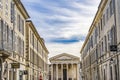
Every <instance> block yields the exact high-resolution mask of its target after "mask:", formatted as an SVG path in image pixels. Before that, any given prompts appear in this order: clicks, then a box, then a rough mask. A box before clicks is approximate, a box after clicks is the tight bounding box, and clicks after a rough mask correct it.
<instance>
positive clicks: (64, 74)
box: [63, 69, 67, 80]
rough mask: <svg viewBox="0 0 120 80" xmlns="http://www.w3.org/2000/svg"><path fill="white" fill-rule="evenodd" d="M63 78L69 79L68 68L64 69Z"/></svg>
mask: <svg viewBox="0 0 120 80" xmlns="http://www.w3.org/2000/svg"><path fill="white" fill-rule="evenodd" d="M63 80H67V69H63Z"/></svg>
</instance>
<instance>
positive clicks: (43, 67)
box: [26, 20, 49, 80]
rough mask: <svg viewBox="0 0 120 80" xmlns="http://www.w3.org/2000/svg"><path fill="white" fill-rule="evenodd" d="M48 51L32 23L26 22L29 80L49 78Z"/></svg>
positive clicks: (45, 79)
mask: <svg viewBox="0 0 120 80" xmlns="http://www.w3.org/2000/svg"><path fill="white" fill-rule="evenodd" d="M48 53H49V52H48V50H47V48H46V47H45V44H44V40H43V38H41V37H40V35H39V34H38V32H37V30H36V28H35V26H34V24H33V23H32V21H30V20H28V21H26V56H27V61H26V63H27V65H28V67H27V69H28V76H27V80H39V79H40V76H42V79H43V80H47V78H48Z"/></svg>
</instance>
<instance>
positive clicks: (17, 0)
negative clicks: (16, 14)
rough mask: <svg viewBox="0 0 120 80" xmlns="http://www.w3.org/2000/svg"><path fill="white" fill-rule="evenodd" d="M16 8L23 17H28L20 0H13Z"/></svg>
mask: <svg viewBox="0 0 120 80" xmlns="http://www.w3.org/2000/svg"><path fill="white" fill-rule="evenodd" d="M14 2H15V4H16V6H17V8H18V9H19V10H20V12H21V14H22V15H23V16H24V18H25V19H28V18H30V16H29V14H28V13H27V11H26V9H25V7H24V6H23V4H22V2H21V1H20V0H14Z"/></svg>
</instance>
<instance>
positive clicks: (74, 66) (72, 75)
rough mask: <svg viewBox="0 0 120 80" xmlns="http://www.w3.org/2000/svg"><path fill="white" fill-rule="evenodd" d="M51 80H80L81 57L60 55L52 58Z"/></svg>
mask: <svg viewBox="0 0 120 80" xmlns="http://www.w3.org/2000/svg"><path fill="white" fill-rule="evenodd" d="M50 62H51V64H50V67H49V70H50V75H49V80H80V79H79V76H80V74H79V69H80V67H79V65H80V59H79V57H76V56H73V55H70V54H66V53H63V54H60V55H57V56H55V57H52V58H50Z"/></svg>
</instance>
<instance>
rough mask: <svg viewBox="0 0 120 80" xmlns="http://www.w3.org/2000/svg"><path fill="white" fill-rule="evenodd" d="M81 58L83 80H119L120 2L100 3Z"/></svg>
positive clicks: (103, 0)
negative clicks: (112, 49)
mask: <svg viewBox="0 0 120 80" xmlns="http://www.w3.org/2000/svg"><path fill="white" fill-rule="evenodd" d="M112 45H113V46H115V47H116V49H117V50H115V51H111V49H110V46H112ZM114 49H115V48H114ZM81 57H82V74H83V75H82V78H83V80H120V0H101V3H100V5H99V7H98V11H97V13H96V16H95V18H94V20H93V23H92V25H91V27H90V29H89V32H88V35H87V37H86V40H85V42H84V44H83V47H82V49H81Z"/></svg>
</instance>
